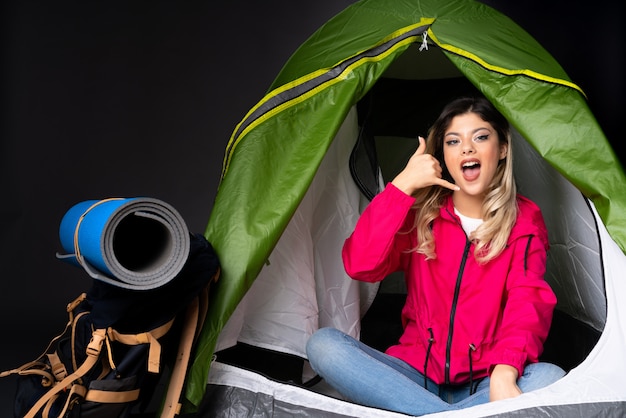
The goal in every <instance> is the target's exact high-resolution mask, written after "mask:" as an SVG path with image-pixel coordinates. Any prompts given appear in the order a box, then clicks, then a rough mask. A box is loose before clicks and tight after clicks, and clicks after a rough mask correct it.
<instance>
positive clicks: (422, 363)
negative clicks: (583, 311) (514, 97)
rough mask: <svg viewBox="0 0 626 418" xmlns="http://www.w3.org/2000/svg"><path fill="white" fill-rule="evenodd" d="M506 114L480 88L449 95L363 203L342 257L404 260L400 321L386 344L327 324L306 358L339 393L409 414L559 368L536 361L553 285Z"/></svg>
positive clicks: (356, 261) (460, 402) (352, 270)
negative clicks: (522, 189) (517, 173)
mask: <svg viewBox="0 0 626 418" xmlns="http://www.w3.org/2000/svg"><path fill="white" fill-rule="evenodd" d="M512 165H513V156H512V149H511V146H510V131H509V125H508V121H507V120H506V119H505V118H504V117H503V116H502V115H501V114H500V113H499V112H498V111H497V110H496V109H495V108H494V107H493V105H491V103H490V102H489V101H487V100H486V99H485V98H482V97H480V98H471V97H466V98H460V99H457V100H454V101H453V102H451V103H449V104H448V105H447V106H446V107H445V108H444V110H443V111H442V113H441V115H440V116H439V118H438V119H437V121H436V122H435V123H434V125H433V126H432V128H431V129H430V131H429V135H428V139H427V140H424V139H423V138H421V137H420V138H419V147H418V149H417V151H416V152H415V154H413V156H412V157H411V158H410V159H409V161H408V163H407V165H406V167H405V168H404V169H403V170H402V171H401V172H400V173H399V174H398V175H397V176H396V177H395V178H394V179H393V181H391V183H389V184H388V185H387V187H386V188H385V190H383V191H382V192H381V193H380V194H379V195H377V196H376V197H375V198H374V199H373V200H372V202H371V203H370V204H369V205H368V207H367V208H366V209H365V211H364V212H363V214H362V215H361V218H360V219H359V221H358V223H357V225H356V227H355V230H354V232H353V233H352V235H351V236H350V237H349V238H348V239H347V240H346V242H345V244H344V248H343V254H342V255H343V261H344V265H345V269H346V272H347V273H348V274H349V275H350V277H352V278H353V279H355V280H362V281H367V282H376V281H380V280H382V279H384V278H385V277H386V276H387V275H388V274H390V273H392V272H395V271H403V272H404V274H405V280H406V285H407V299H406V303H405V306H404V307H403V310H402V324H403V328H404V331H403V334H402V336H401V337H400V340H399V341H398V343H397V344H395V345H393V346H391V347H389V348H388V349H387V350H386V351H385V353H382V352H379V351H377V350H374V349H372V348H371V347H368V346H366V345H365V344H363V343H361V342H359V341H357V340H355V339H353V338H351V337H349V336H347V335H345V334H343V333H342V332H340V331H338V330H335V329H332V328H322V329H320V330H319V331H317V332H316V333H315V334H314V335H313V336H312V337H311V338H310V339H309V342H308V344H307V356H308V359H309V361H310V363H311V366H312V368H313V369H314V370H315V371H316V372H317V373H318V374H319V375H320V376H321V377H323V378H324V379H325V380H326V381H327V382H328V383H329V384H330V385H331V386H333V387H334V388H335V389H337V390H338V391H339V392H340V393H341V394H343V395H344V396H345V397H346V398H347V399H349V400H351V401H354V402H356V403H360V404H363V405H368V406H372V407H377V408H381V409H387V410H392V411H397V412H402V413H406V414H409V415H414V416H416V415H423V414H428V413H434V412H439V411H446V410H454V409H460V408H465V407H469V406H472V405H477V404H480V403H485V402H489V401H490V400H491V401H494V400H499V399H506V398H510V397H514V396H518V395H519V394H521V393H522V392H527V391H531V390H534V389H538V388H541V387H544V386H546V385H549V384H551V383H553V382H554V381H556V380H558V379H559V378H561V377H562V376H563V375H564V374H565V372H564V371H563V370H561V369H560V368H559V367H557V366H555V365H552V364H549V363H540V362H539V355H540V354H541V352H542V351H543V343H544V341H545V339H546V337H547V335H548V331H549V329H550V324H551V321H552V314H553V310H554V307H555V305H556V297H555V295H554V293H553V291H552V290H551V288H550V287H549V285H548V284H547V283H546V282H545V280H544V273H545V266H546V257H547V251H548V237H547V231H546V227H545V224H544V221H543V217H542V215H541V211H540V210H539V208H538V207H537V205H535V204H534V203H533V202H532V201H530V200H528V199H527V198H525V197H523V196H521V195H518V194H517V191H516V187H515V181H514V178H513V168H512Z"/></svg>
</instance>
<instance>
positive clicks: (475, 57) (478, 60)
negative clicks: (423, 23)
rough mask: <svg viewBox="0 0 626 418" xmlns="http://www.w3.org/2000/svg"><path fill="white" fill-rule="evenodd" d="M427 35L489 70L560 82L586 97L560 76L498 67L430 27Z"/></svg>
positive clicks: (445, 48) (441, 45) (576, 87)
mask: <svg viewBox="0 0 626 418" xmlns="http://www.w3.org/2000/svg"><path fill="white" fill-rule="evenodd" d="M428 35H429V36H430V38H431V40H432V41H433V42H434V43H435V44H437V45H438V46H439V47H440V48H441V49H444V50H446V51H448V52H452V53H454V54H456V55H460V56H462V57H465V58H467V59H469V60H472V61H474V62H476V63H477V64H479V65H480V66H482V67H484V68H486V69H488V70H490V71H495V72H498V73H502V74H504V75H525V76H528V77H531V78H534V79H537V80H541V81H546V82H549V83H553V84H560V85H563V86H566V87H569V88H573V89H575V90H578V91H579V92H580V93H581V94H582V95H583V96H585V97H587V95H586V94H585V92H584V91H583V90H582V89H581V88H580V87H579V86H578V85H576V84H574V83H572V82H571V81H568V80H563V79H560V78H556V77H550V76H548V75H545V74H541V73H538V72H536V71H533V70H530V69H515V70H513V69H508V68H504V67H500V66H497V65H493V64H489V63H488V62H487V61H485V60H483V59H482V58H480V57H479V56H478V55H476V54H473V53H471V52H469V51H466V50H464V49H462V48H459V47H456V46H454V45H450V44H446V43H443V42H441V41H440V40H439V39H438V38H437V36H436V35H435V34H434V33H433V30H432V27H431V28H428Z"/></svg>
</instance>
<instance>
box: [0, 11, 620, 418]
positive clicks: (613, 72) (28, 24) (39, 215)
mask: <svg viewBox="0 0 626 418" xmlns="http://www.w3.org/2000/svg"><path fill="white" fill-rule="evenodd" d="M483 2H484V3H486V4H489V5H491V6H493V7H494V8H496V9H498V10H500V11H501V12H503V13H504V14H506V15H508V16H509V17H511V18H512V19H513V20H514V21H515V22H517V23H518V24H519V25H520V26H522V27H523V28H524V29H526V30H527V31H528V32H529V33H530V34H531V35H532V36H534V37H535V38H536V39H537V40H538V41H539V42H540V43H541V44H542V45H543V46H544V47H545V48H546V49H547V50H548V51H549V52H550V53H551V54H552V55H553V56H554V57H555V58H556V59H557V61H558V62H559V63H560V64H561V65H562V66H563V67H564V68H565V70H566V72H567V73H568V74H569V75H570V77H571V79H572V80H573V81H574V82H575V83H577V84H578V85H579V86H581V87H582V89H583V90H584V91H585V92H586V94H587V96H588V100H589V105H590V107H591V109H592V111H593V112H594V114H595V115H596V118H597V119H598V121H599V123H600V125H601V126H602V128H603V129H604V131H605V133H606V135H607V137H608V138H609V140H610V141H611V142H612V143H613V144H615V145H614V147H617V146H619V145H620V143H621V142H622V138H621V136H620V134H622V127H621V124H622V120H621V119H623V117H624V115H625V113H624V109H625V106H624V41H623V38H624V29H623V26H622V24H623V23H622V22H623V19H624V12H623V5H622V3H621V2H595V3H589V2H570V1H564V0H554V1H550V0H544V1H538V0H525V1H510V0H484V1H483ZM351 3H352V1H348V0H317V1H311V2H303V1H295V0H266V1H253V0H246V1H239V2H236V1H232V2H230V1H228V2H227V1H222V2H216V1H208V0H207V1H205V2H199V1H178V2H174V1H129V2H125V3H115V2H67V1H58V2H45V1H29V0H26V1H16V0H13V1H9V2H7V1H5V2H4V3H3V5H2V8H3V9H2V10H1V16H2V19H3V21H2V96H1V97H2V105H3V106H2V119H1V120H2V126H1V128H2V131H1V135H2V140H1V148H0V182H1V183H0V185H1V196H2V197H1V200H0V201H1V205H0V222H1V224H0V225H1V227H0V266H1V270H0V271H1V273H0V298H1V299H2V303H1V304H0V318H1V319H0V333H1V334H0V335H2V337H1V338H2V340H1V349H0V370H6V369H9V368H12V367H15V366H18V365H21V364H22V363H24V362H26V361H29V360H32V359H34V358H35V357H37V356H38V355H39V354H40V352H41V351H43V349H44V348H45V345H46V343H47V342H48V341H49V340H50V338H52V337H53V336H54V335H56V334H57V333H58V332H60V331H61V329H62V328H63V326H64V325H65V321H66V315H65V312H64V308H65V305H66V304H67V302H69V301H70V300H71V299H73V298H74V297H75V296H77V295H78V294H79V293H81V292H82V291H84V290H86V289H87V288H88V287H89V285H90V279H88V277H87V276H86V274H85V273H84V272H83V271H82V270H80V269H78V268H75V267H72V266H68V265H66V264H64V263H63V262H61V261H58V260H57V259H56V258H55V253H56V252H58V251H61V248H60V244H59V241H58V227H59V222H60V220H61V218H62V216H63V215H64V214H65V212H66V211H67V209H69V208H70V207H71V206H72V205H74V204H75V203H78V202H80V201H83V200H88V199H102V198H107V197H113V196H121V197H135V196H150V197H154V198H158V199H162V200H164V201H166V202H168V203H170V204H171V205H173V206H174V207H175V208H177V209H178V211H179V212H180V213H181V215H182V216H183V218H185V220H186V222H187V224H188V226H189V228H190V229H191V230H192V231H195V232H203V231H204V229H205V227H206V223H207V221H208V217H209V214H210V211H211V207H212V203H213V199H214V197H215V193H216V191H217V185H218V180H219V173H220V169H221V160H222V157H223V152H224V148H225V146H226V143H227V142H228V139H229V137H230V134H231V133H232V131H233V129H234V127H235V125H236V124H237V123H238V122H239V121H240V120H241V119H242V118H243V116H244V115H245V114H246V112H247V111H248V110H249V109H250V108H251V107H252V106H253V105H254V104H255V103H256V102H257V101H258V100H260V99H261V98H262V97H263V95H264V93H265V92H266V90H267V88H268V87H269V85H270V84H271V82H272V81H273V79H274V77H275V76H276V75H277V74H278V71H279V70H280V68H281V67H282V66H283V64H284V63H285V61H286V60H287V59H288V57H289V56H290V55H291V54H292V53H293V52H294V51H295V49H296V48H297V47H298V46H299V45H300V44H301V43H302V42H304V41H305V40H306V39H307V38H308V37H309V36H310V35H311V34H312V33H313V32H314V31H315V30H317V29H318V28H319V27H320V26H321V25H322V24H323V23H324V22H325V21H327V20H328V19H329V18H331V17H332V16H334V15H335V14H336V13H338V12H339V11H341V10H343V9H344V8H345V7H347V6H348V5H349V4H351ZM622 161H624V160H623V159H622ZM616 192H622V193H623V192H625V191H616ZM14 384H15V380H14V378H13V377H9V378H4V379H1V380H0V417H4V416H10V411H11V402H12V401H11V399H12V396H13V390H14Z"/></svg>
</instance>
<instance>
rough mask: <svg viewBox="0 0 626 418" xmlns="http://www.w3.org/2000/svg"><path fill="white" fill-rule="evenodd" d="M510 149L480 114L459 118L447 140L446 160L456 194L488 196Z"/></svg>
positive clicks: (445, 134) (445, 145) (446, 134)
mask: <svg viewBox="0 0 626 418" xmlns="http://www.w3.org/2000/svg"><path fill="white" fill-rule="evenodd" d="M507 149H508V146H507V144H505V143H503V144H500V141H499V138H498V134H497V133H496V130H495V129H494V128H493V126H491V124H490V123H489V122H485V121H484V120H482V119H481V117H480V116H478V115H477V114H476V113H464V114H462V115H458V116H455V117H454V118H453V119H452V121H451V123H450V126H449V127H448V129H446V131H445V133H444V137H443V158H444V161H445V164H446V167H447V168H448V171H449V173H450V175H451V176H452V179H453V180H454V183H455V184H456V185H457V186H459V187H460V188H461V190H460V191H457V192H455V193H462V194H465V195H469V196H473V197H484V195H485V194H486V192H487V188H488V187H489V184H491V180H492V179H493V177H494V175H495V174H496V169H497V167H498V163H499V162H500V160H502V159H503V158H505V157H506V154H507Z"/></svg>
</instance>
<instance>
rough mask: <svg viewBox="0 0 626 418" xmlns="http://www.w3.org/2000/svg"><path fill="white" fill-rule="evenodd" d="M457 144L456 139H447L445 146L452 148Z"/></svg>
mask: <svg viewBox="0 0 626 418" xmlns="http://www.w3.org/2000/svg"><path fill="white" fill-rule="evenodd" d="M458 143H459V140H458V139H448V140H447V141H446V142H445V144H446V145H448V146H453V145H456V144H458Z"/></svg>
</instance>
